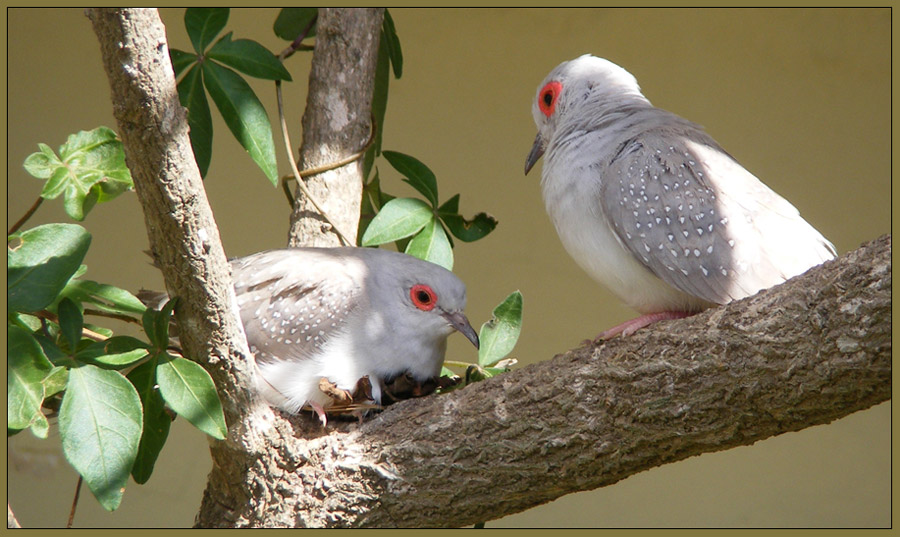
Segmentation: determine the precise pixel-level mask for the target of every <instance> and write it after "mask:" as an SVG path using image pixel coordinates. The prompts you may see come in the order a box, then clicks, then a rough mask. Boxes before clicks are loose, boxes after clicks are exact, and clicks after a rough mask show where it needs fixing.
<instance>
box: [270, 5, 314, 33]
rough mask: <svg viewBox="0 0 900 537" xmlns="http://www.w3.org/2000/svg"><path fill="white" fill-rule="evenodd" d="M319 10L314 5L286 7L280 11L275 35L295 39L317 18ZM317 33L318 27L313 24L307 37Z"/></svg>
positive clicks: (274, 27)
mask: <svg viewBox="0 0 900 537" xmlns="http://www.w3.org/2000/svg"><path fill="white" fill-rule="evenodd" d="M318 13H319V10H318V9H316V8H314V7H286V8H284V9H282V10H281V11H280V12H279V13H278V18H276V19H275V25H274V26H273V30H274V31H275V35H277V36H278V37H280V38H282V39H284V40H285V41H293V40H294V39H297V37H298V36H299V35H300V34H301V33H302V32H303V30H305V29H306V27H307V25H309V23H310V21H312V20H313V19H314V18H316V15H317V14H318ZM314 35H316V27H315V26H313V27H312V29H310V31H309V33H308V34H306V36H307V37H312V36H314Z"/></svg>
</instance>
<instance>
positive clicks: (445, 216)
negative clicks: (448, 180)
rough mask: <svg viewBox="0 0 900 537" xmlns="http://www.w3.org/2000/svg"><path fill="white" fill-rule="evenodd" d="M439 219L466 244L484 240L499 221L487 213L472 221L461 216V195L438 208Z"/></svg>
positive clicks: (480, 214) (478, 215) (477, 216)
mask: <svg viewBox="0 0 900 537" xmlns="http://www.w3.org/2000/svg"><path fill="white" fill-rule="evenodd" d="M437 214H438V217H439V218H440V219H441V220H442V221H443V222H444V225H446V226H447V229H449V230H450V233H452V234H453V236H454V237H456V238H457V239H459V240H461V241H464V242H472V241H477V240H478V239H482V238H484V237H485V236H486V235H487V234H488V233H490V232H491V231H493V230H494V228H495V227H497V219H496V218H494V217H493V216H491V215H489V214H487V213H478V214H477V215H475V217H474V218H472V219H471V220H467V219H466V218H464V217H463V216H462V215H460V214H459V194H456V195H455V196H453V197H452V198H450V199H449V200H447V201H446V202H444V204H443V205H441V206H440V207H438V210H437Z"/></svg>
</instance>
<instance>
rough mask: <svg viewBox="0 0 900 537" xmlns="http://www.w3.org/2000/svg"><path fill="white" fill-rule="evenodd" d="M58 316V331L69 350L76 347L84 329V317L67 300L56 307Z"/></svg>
mask: <svg viewBox="0 0 900 537" xmlns="http://www.w3.org/2000/svg"><path fill="white" fill-rule="evenodd" d="M56 313H57V315H58V316H59V330H60V332H61V333H62V335H63V338H65V341H66V343H68V344H69V348H70V349H75V348H76V347H78V342H79V341H81V329H82V328H83V327H84V315H82V313H81V310H80V309H78V306H76V305H75V303H74V302H72V300H71V299H69V298H64V299H62V300H61V301H60V302H59V305H58V306H57V307H56Z"/></svg>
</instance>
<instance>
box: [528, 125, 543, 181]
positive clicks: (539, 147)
mask: <svg viewBox="0 0 900 537" xmlns="http://www.w3.org/2000/svg"><path fill="white" fill-rule="evenodd" d="M543 154H544V139H543V138H541V133H540V132H538V133H537V136H535V137H534V145H532V146H531V152H530V153H528V158H527V159H525V175H528V172H530V171H531V168H532V167H533V166H534V164H535V163H536V162H537V161H538V159H539V158H541V155H543Z"/></svg>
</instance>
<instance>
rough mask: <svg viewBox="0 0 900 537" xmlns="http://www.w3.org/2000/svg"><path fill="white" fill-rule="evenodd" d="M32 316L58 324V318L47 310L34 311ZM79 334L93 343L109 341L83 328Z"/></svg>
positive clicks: (101, 335)
mask: <svg viewBox="0 0 900 537" xmlns="http://www.w3.org/2000/svg"><path fill="white" fill-rule="evenodd" d="M33 315H34V316H35V317H37V318H38V319H42V320H47V321H53V322H54V323H57V324H59V317H57V316H56V314H54V313H51V312H49V311H47V310H41V311H36V312H34V313H33ZM81 334H82V335H83V336H84V337H86V338H88V339H93V340H94V341H106V340H107V339H109V338H108V337H106V336H104V335H103V334H100V333H97V332H94V331H93V330H91V329H89V328H84V327H82V328H81Z"/></svg>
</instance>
